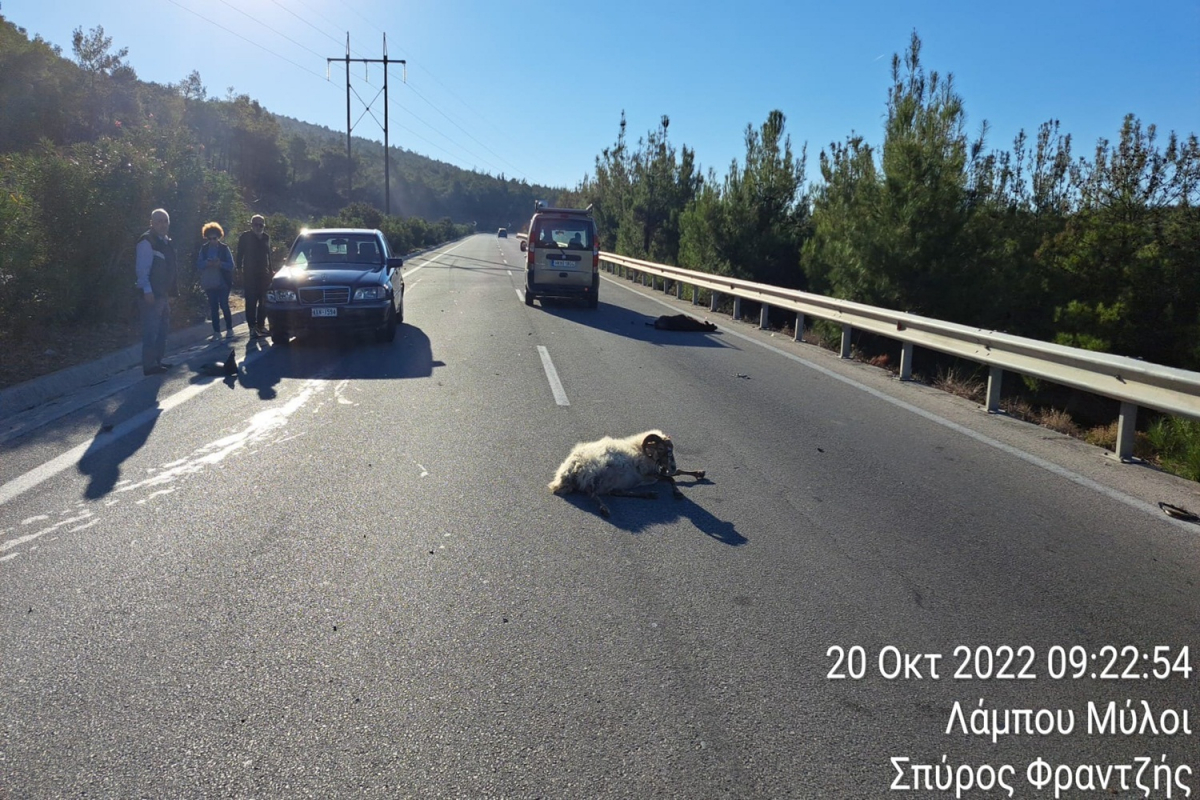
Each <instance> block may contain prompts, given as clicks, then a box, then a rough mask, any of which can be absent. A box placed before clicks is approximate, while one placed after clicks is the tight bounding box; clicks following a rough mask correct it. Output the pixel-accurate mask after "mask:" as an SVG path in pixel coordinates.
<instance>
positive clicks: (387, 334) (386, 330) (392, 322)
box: [375, 306, 396, 342]
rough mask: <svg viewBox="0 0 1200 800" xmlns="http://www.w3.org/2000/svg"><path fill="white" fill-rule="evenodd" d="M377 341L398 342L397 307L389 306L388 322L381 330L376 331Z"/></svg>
mask: <svg viewBox="0 0 1200 800" xmlns="http://www.w3.org/2000/svg"><path fill="white" fill-rule="evenodd" d="M375 341H377V342H394V341H396V307H395V306H388V318H387V322H386V323H384V326H383V328H382V329H381V330H377V331H375Z"/></svg>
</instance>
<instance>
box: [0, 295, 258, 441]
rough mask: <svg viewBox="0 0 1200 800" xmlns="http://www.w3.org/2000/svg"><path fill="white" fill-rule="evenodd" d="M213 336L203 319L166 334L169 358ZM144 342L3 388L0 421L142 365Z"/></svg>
mask: <svg viewBox="0 0 1200 800" xmlns="http://www.w3.org/2000/svg"><path fill="white" fill-rule="evenodd" d="M245 322H246V312H245V311H238V312H237V313H235V314H234V315H233V325H234V327H235V328H236V327H238V326H240V325H242V324H244V323H245ZM210 335H212V323H210V322H207V321H206V322H201V323H197V324H196V325H192V326H191V327H188V328H182V329H180V330H176V331H172V332H171V334H170V335H169V336H168V337H167V353H168V357H169V356H170V354H171V353H172V352H174V351H176V350H179V349H181V348H185V347H191V346H193V345H196V344H199V343H201V342H203V341H204V340H205V339H207V338H208V337H209V336H210ZM141 363H142V344H141V342H138V343H137V344H131V345H130V346H129V347H126V348H125V349H123V350H118V351H116V352H115V353H109V354H108V355H106V356H101V357H100V358H98V359H96V360H95V361H90V362H88V363H86V364H77V365H75V366H73V367H67V368H66V369H60V370H59V371H58V372H52V373H50V374H49V375H43V376H41V377H40V378H34V379H33V380H29V381H25V382H24V383H18V384H17V385H16V386H10V387H9V388H7V389H4V390H2V391H0V420H3V419H7V418H8V417H11V416H14V415H16V414H20V413H21V412H23V411H28V410H29V409H31V408H36V407H38V406H41V405H44V404H46V403H48V402H50V401H51V400H54V399H56V398H59V397H62V396H63V395H65V394H70V393H71V392H75V391H78V390H79V389H80V388H82V387H85V386H92V385H94V384H97V383H101V382H103V381H105V380H107V379H109V378H111V377H112V376H113V375H115V374H116V373H118V372H123V371H124V370H127V369H131V368H133V367H136V366H140V365H141Z"/></svg>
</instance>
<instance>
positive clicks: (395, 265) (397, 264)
mask: <svg viewBox="0 0 1200 800" xmlns="http://www.w3.org/2000/svg"><path fill="white" fill-rule="evenodd" d="M403 266H404V259H403V258H389V259H388V269H400V268H401V267H403Z"/></svg>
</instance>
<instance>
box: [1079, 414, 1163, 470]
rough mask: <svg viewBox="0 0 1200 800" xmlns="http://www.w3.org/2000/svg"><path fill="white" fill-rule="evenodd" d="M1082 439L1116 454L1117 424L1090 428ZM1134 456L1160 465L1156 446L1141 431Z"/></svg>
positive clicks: (1134, 449)
mask: <svg viewBox="0 0 1200 800" xmlns="http://www.w3.org/2000/svg"><path fill="white" fill-rule="evenodd" d="M1082 438H1083V440H1084V441H1085V442H1087V443H1088V444H1090V445H1093V446H1094V447H1103V448H1104V449H1105V450H1109V451H1112V452H1116V450H1117V422H1116V420H1114V421H1112V422H1110V423H1109V424H1107V425H1098V426H1097V427H1095V428H1089V429H1088V430H1086V431H1084V432H1083V435H1082ZM1133 455H1134V458H1140V459H1142V460H1143V461H1147V462H1149V463H1152V464H1156V463H1158V454H1157V453H1156V452H1155V450H1154V446H1153V445H1152V444H1151V443H1150V440H1149V439H1147V438H1146V434H1145V433H1142V432H1141V431H1138V432H1137V434H1136V435H1135V436H1134V439H1133Z"/></svg>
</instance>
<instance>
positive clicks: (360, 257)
mask: <svg viewBox="0 0 1200 800" xmlns="http://www.w3.org/2000/svg"><path fill="white" fill-rule="evenodd" d="M288 263H289V264H291V265H292V266H294V267H300V268H312V269H341V268H342V266H343V265H349V264H354V265H356V266H359V265H361V266H363V267H378V266H380V265H382V264H383V253H382V252H380V250H379V240H378V239H376V238H375V237H374V236H372V235H370V234H365V233H364V234H345V233H331V234H313V235H309V236H302V237H300V238H299V239H297V240H296V244H295V245H293V247H292V253H291V255H290V256H289V257H288Z"/></svg>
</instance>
